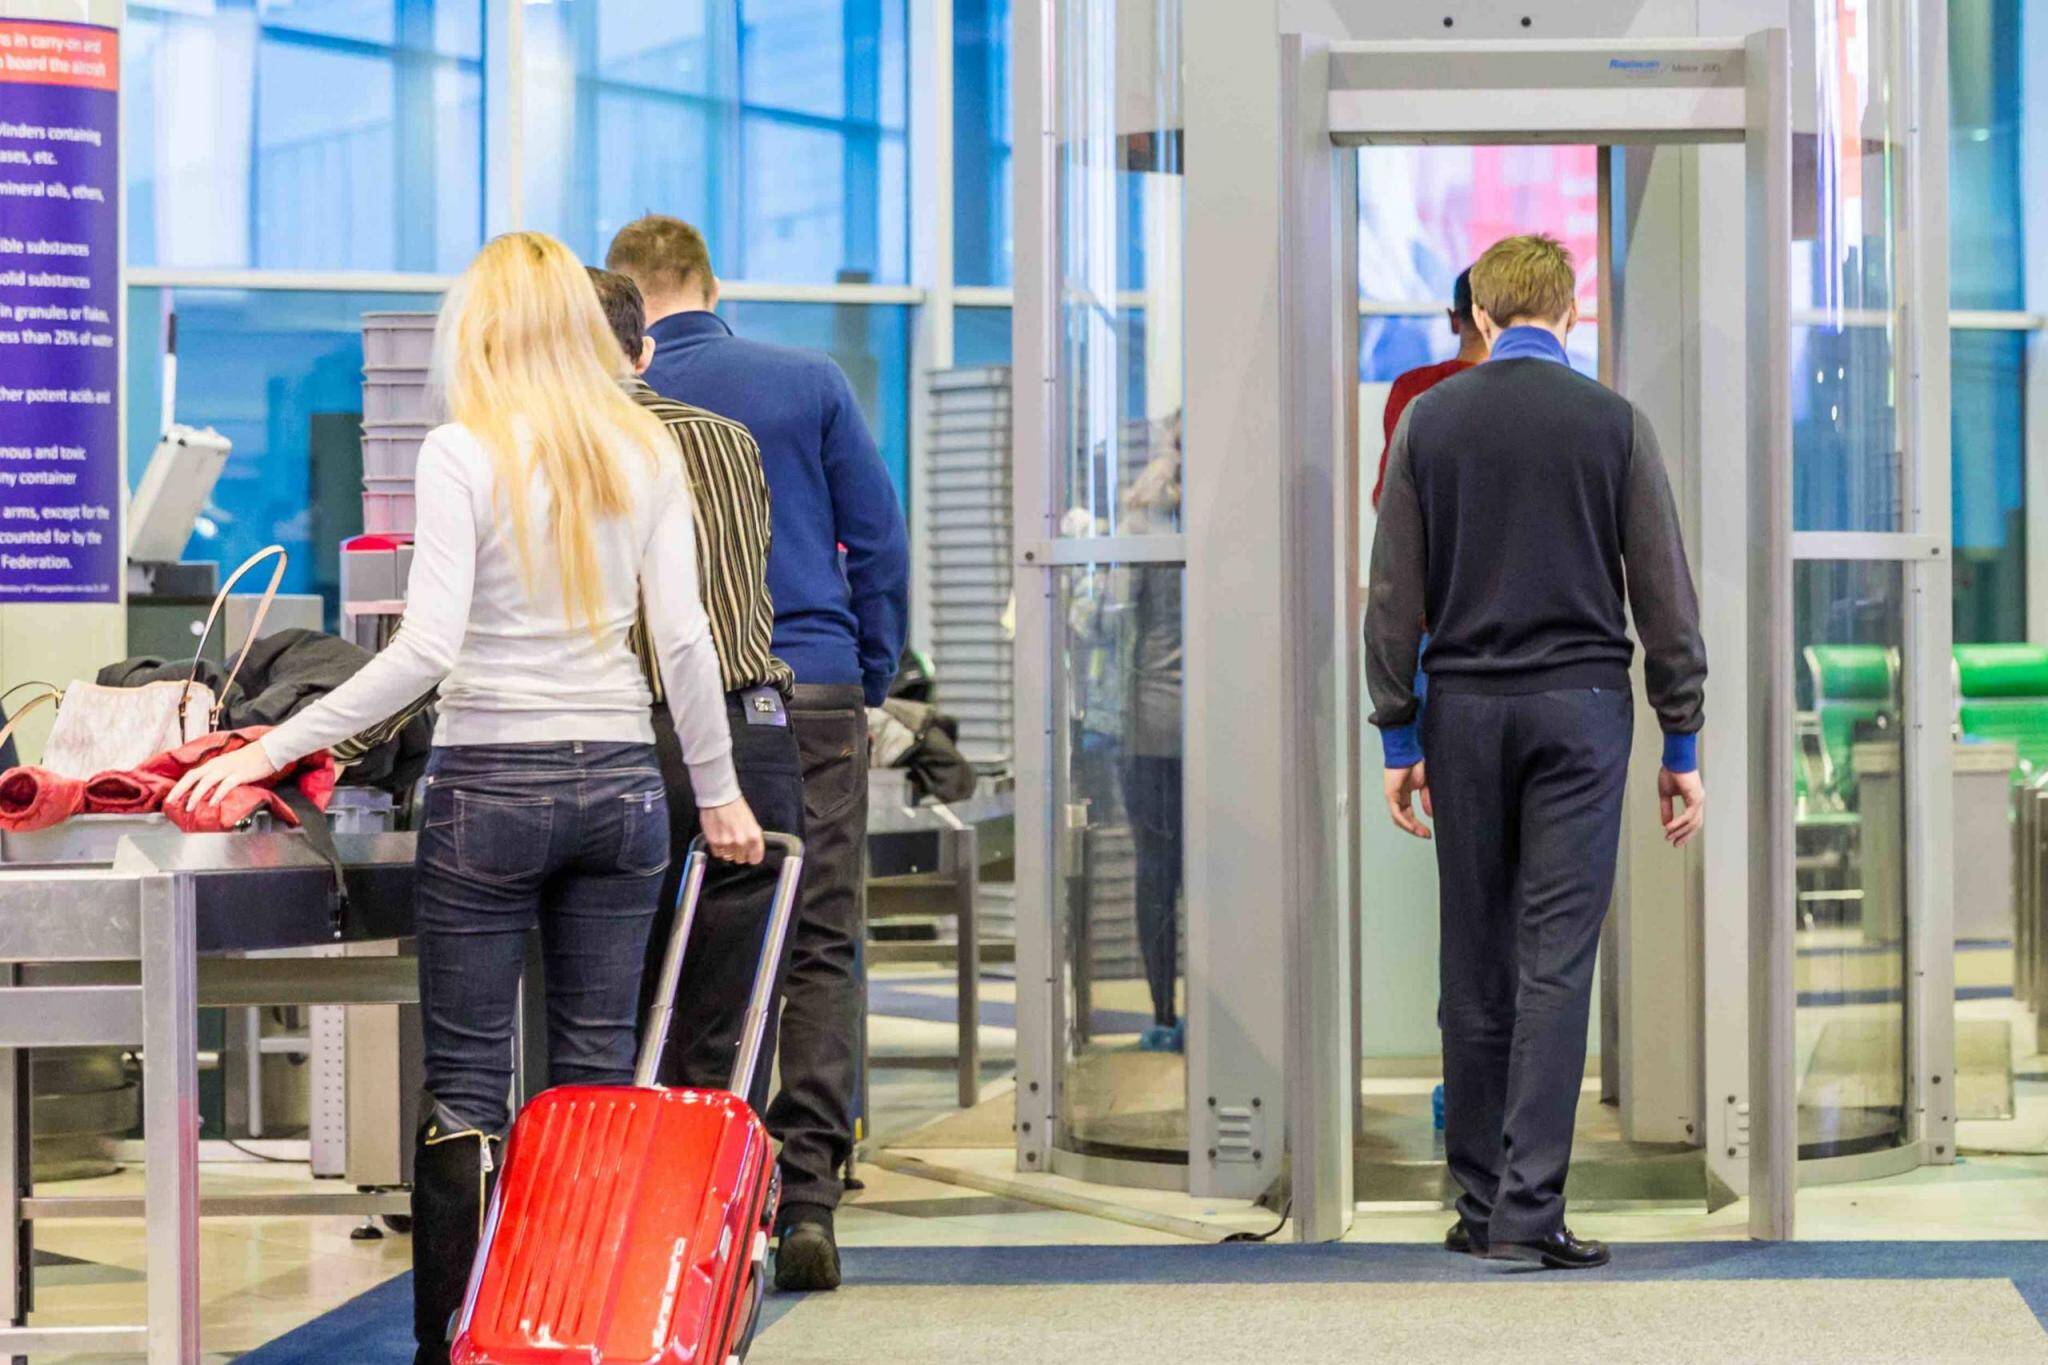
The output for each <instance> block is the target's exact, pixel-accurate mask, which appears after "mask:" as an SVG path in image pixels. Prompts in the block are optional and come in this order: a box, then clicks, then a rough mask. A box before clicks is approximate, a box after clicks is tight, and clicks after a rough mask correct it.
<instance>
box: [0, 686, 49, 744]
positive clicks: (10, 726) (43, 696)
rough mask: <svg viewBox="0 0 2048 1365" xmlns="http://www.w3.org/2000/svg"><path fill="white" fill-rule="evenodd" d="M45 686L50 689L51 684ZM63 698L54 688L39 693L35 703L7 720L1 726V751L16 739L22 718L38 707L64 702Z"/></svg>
mask: <svg viewBox="0 0 2048 1365" xmlns="http://www.w3.org/2000/svg"><path fill="white" fill-rule="evenodd" d="M43 686H45V687H49V684H48V683H44V684H43ZM63 698H64V694H63V693H62V692H60V691H58V690H57V689H56V688H54V687H50V690H49V691H47V692H43V693H39V694H38V695H37V697H36V699H35V700H34V701H32V702H30V703H29V704H28V705H27V706H24V707H22V708H21V709H20V710H19V711H16V712H15V713H14V714H13V715H11V716H9V717H8V718H7V723H6V724H5V725H0V749H5V748H6V747H7V741H8V740H10V739H13V738H14V727H15V726H17V725H19V724H21V718H22V717H23V716H25V715H27V714H28V713H29V712H31V711H33V710H35V709H36V708H37V707H38V706H45V705H48V704H49V703H51V702H54V701H62V700H63Z"/></svg>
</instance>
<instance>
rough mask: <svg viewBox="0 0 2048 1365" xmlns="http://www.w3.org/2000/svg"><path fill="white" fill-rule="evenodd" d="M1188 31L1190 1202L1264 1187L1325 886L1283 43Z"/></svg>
mask: <svg viewBox="0 0 2048 1365" xmlns="http://www.w3.org/2000/svg"><path fill="white" fill-rule="evenodd" d="M1184 23H1185V28H1184V31H1183V43H1184V47H1183V68H1182V79H1183V81H1184V82H1185V86H1186V88H1187V89H1188V90H1191V91H1196V92H1199V97H1198V98H1193V99H1190V100H1188V101H1187V108H1186V122H1187V131H1186V137H1187V186H1186V190H1185V194H1186V200H1185V206H1184V211H1185V214H1186V231H1187V245H1186V258H1185V259H1186V269H1187V278H1188V279H1189V280H1190V281H1191V282H1193V283H1192V284H1191V287H1190V288H1189V289H1188V291H1187V301H1186V313H1185V325H1186V329H1187V331H1186V355H1187V418H1186V451H1187V456H1186V458H1187V467H1188V476H1187V480H1186V484H1185V491H1184V498H1185V501H1184V503H1183V506H1182V519H1183V525H1184V527H1185V532H1186V536H1187V543H1188V546H1189V553H1188V565H1187V582H1186V604H1187V605H1186V612H1187V634H1186V640H1185V644H1184V651H1183V657H1184V660H1185V666H1186V679H1187V681H1186V697H1187V743H1186V760H1185V762H1186V769H1185V771H1186V781H1185V787H1186V800H1187V837H1186V849H1187V905H1188V948H1187V952H1188V1129H1189V1161H1188V1188H1189V1190H1190V1192H1192V1193H1195V1194H1206V1195H1224V1196H1237V1197H1241V1198H1248V1197H1251V1196H1253V1195H1256V1194H1258V1193H1260V1192H1261V1191H1263V1190H1264V1189H1266V1188H1267V1186H1268V1185H1270V1184H1271V1183H1272V1180H1273V1178H1274V1176H1275V1175H1276V1174H1277V1173H1278V1172H1279V1169H1280V1155H1281V1142H1282V1138H1283V1133H1282V1127H1283V1117H1282V1116H1283V1113H1284V1111H1285V1107H1286V1106H1285V1105H1284V1104H1283V1098H1284V1092H1283V1089H1282V1078H1283V1052H1284V1047H1285V1043H1284V1039H1285V1034H1286V1029H1285V1019H1286V1001H1287V996H1288V990H1289V984H1288V980H1287V972H1286V967H1285V964H1286V959H1287V931H1288V925H1289V923H1290V917H1291V916H1292V915H1293V914H1294V913H1295V912H1296V910H1297V909H1298V908H1299V907H1300V905H1301V899H1300V898H1301V897H1302V896H1303V895H1304V894H1305V893H1306V891H1307V888H1308V886H1309V885H1310V884H1311V880H1310V879H1311V878H1312V877H1317V876H1325V877H1326V876H1327V875H1328V868H1327V867H1324V868H1319V869H1308V868H1304V867H1302V866H1301V864H1302V863H1303V862H1304V861H1306V860H1307V854H1308V852H1309V850H1311V849H1314V848H1316V847H1317V846H1318V845H1320V843H1321V840H1320V837H1316V838H1314V839H1311V838H1309V837H1307V836H1306V834H1305V831H1303V830H1302V829H1299V828H1296V827H1294V826H1293V825H1292V824H1290V820H1292V819H1299V818H1304V816H1305V812H1304V809H1303V807H1302V805H1301V803H1300V802H1299V800H1298V799H1297V795H1296V792H1295V790H1294V788H1293V775H1292V774H1290V773H1289V771H1288V764H1289V762H1290V760H1291V758H1292V757H1294V756H1295V752H1296V748H1297V746H1298V739H1297V736H1296V733H1295V727H1296V717H1297V716H1298V714H1299V713H1300V711H1301V709H1302V708H1304V707H1305V706H1319V705H1320V704H1321V703H1320V702H1319V701H1317V702H1312V701H1311V700H1310V693H1309V692H1308V691H1307V690H1305V689H1306V688H1307V687H1308V686H1309V683H1308V680H1307V678H1306V676H1305V674H1304V671H1303V667H1302V666H1303V663H1304V660H1301V659H1297V658H1294V657H1292V656H1291V654H1290V650H1291V648H1292V642H1291V641H1290V640H1289V639H1288V635H1287V622H1288V617H1289V615H1290V613H1291V611H1292V610H1293V609H1294V607H1296V606H1297V605H1301V603H1300V601H1299V599H1297V598H1294V597H1292V596H1290V592H1291V590H1292V589H1293V587H1294V586H1295V583H1296V572H1297V571H1296V568H1295V566H1294V565H1293V564H1292V563H1291V561H1290V554H1289V546H1288V541H1289V538H1290V530H1291V525H1292V522H1291V518H1292V516H1293V507H1294V503H1293V500H1294V499H1295V498H1296V497H1298V496H1301V495H1302V490H1300V489H1298V488H1297V487H1295V486H1294V481H1293V480H1292V479H1291V478H1290V477H1288V476H1286V475H1283V474H1282V473H1281V472H1280V470H1281V468H1282V467H1283V464H1284V463H1285V461H1286V460H1287V459H1291V458H1292V454H1293V453H1292V452H1289V450H1288V440H1289V431H1290V427H1289V422H1288V419H1287V416H1286V413H1285V411H1284V409H1285V399H1284V397H1283V389H1282V374H1281V366H1280V354H1281V347H1282V345H1283V341H1284V338H1283V335H1282V329H1281V318H1280V309H1279V307H1278V306H1276V301H1277V300H1278V299H1279V298H1280V297H1281V293H1282V289H1283V283H1282V279H1283V276H1282V264H1281V256H1282V250H1281V240H1282V233H1283V222H1284V215H1283V213H1282V200H1281V195H1282V187H1281V177H1280V176H1279V175H1278V174H1276V173H1275V170H1274V167H1273V151H1274V148H1276V147H1279V146H1280V145H1282V142H1281V140H1282V135H1283V133H1282V119H1281V101H1280V98H1279V94H1278V92H1279V91H1280V89H1281V57H1280V42H1279V38H1278V36H1277V34H1276V33H1275V30H1274V13H1273V9H1272V6H1271V5H1270V4H1267V5H1257V4H1248V5H1218V4H1189V5H1188V6H1187V7H1186V10H1185V18H1184ZM1022 254H1023V253H1022V250H1021V249H1020V251H1019V256H1020V257H1021V256H1022ZM1325 495H1326V496H1327V491H1326V493H1325ZM1316 592H1317V594H1318V597H1319V599H1320V600H1319V602H1318V603H1317V604H1316V606H1315V608H1314V610H1318V611H1319V610H1323V609H1326V608H1327V605H1328V602H1329V599H1330V597H1331V595H1332V588H1331V585H1330V583H1329V582H1328V581H1327V580H1325V581H1323V582H1320V583H1318V584H1317V587H1316ZM1322 647H1323V648H1325V649H1327V645H1324V646H1322ZM1324 742H1325V745H1326V746H1327V744H1328V732H1325V736H1324Z"/></svg>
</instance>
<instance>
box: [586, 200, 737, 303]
mask: <svg viewBox="0 0 2048 1365" xmlns="http://www.w3.org/2000/svg"><path fill="white" fill-rule="evenodd" d="M604 265H605V269H607V270H612V271H616V272H618V273H619V274H621V275H624V276H626V277H627V278H628V279H630V280H632V281H633V283H634V284H636V285H638V286H639V287H640V292H641V293H643V294H646V293H652V292H661V293H668V292H671V291H673V290H677V289H682V288H684V287H685V286H689V285H695V286H698V287H700V288H706V289H708V288H709V287H710V285H711V279H712V275H711V249H710V248H709V247H708V246H706V245H705V243H704V234H703V233H701V232H699V231H697V229H696V228H694V227H691V226H690V225H689V224H688V223H686V222H684V221H683V220H682V219H680V218H671V217H669V216H668V215H667V214H663V213H650V214H647V215H646V216H644V217H641V218H635V219H634V220H633V221H632V222H630V223H628V224H626V225H625V226H624V227H622V228H620V229H619V235H618V236H616V237H614V238H612V244H611V249H610V250H608V251H607V252H605V256H604Z"/></svg>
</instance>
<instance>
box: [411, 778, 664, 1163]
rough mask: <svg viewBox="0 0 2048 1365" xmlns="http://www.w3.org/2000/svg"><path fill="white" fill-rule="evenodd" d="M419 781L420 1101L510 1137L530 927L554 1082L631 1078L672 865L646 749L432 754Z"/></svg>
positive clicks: (659, 786) (481, 1129)
mask: <svg viewBox="0 0 2048 1365" xmlns="http://www.w3.org/2000/svg"><path fill="white" fill-rule="evenodd" d="M427 782H428V786H427V795H426V819H425V824H424V826H423V828H422V830H421V833H420V838H419V854H418V889H417V892H416V898H415V901H416V913H415V919H416V924H417V933H418V950H419V963H420V1016H421V1025H422V1031H423V1033H424V1043H425V1051H426V1059H425V1060H426V1087H427V1091H428V1093H429V1094H430V1095H431V1096H432V1097H433V1099H434V1100H435V1101H438V1102H439V1104H440V1105H441V1106H442V1107H443V1108H445V1109H446V1110H447V1111H448V1112H449V1115H450V1116H452V1117H453V1118H454V1119H457V1120H460V1121H461V1122H462V1123H463V1124H464V1125H467V1126H468V1127H471V1128H474V1129H476V1130H477V1131H479V1132H482V1133H489V1134H496V1133H502V1132H503V1131H504V1130H505V1127H506V1124H507V1121H508V1119H509V1118H510V1099H509V1096H510V1092H511V1087H512V1061H513V1058H512V1040H513V1019H514V1015H515V1013H516V1012H517V1008H518V994H519V976H520V971H521V968H522V967H523V966H524V964H525V960H526V950H525V943H526V935H527V932H528V931H529V930H531V929H533V928H535V927H538V928H539V929H540V937H541V948H542V955H543V962H542V971H543V974H544V977H545V982H546V995H547V1018H548V1079H549V1083H550V1084H554V1085H570V1084H618V1083H623V1082H626V1081H629V1080H630V1079H631V1078H632V1074H633V1045H634V1033H635V1028H636V1024H637V1022H638V1021H637V1019H636V1017H635V1015H636V1011H637V1010H638V1007H639V999H640V970H641V963H642V962H643V961H644V960H645V957H646V948H647V934H648V926H649V925H650V924H651V923H652V922H653V919H654V912H655V908H656V904H657V901H658V899H659V897H660V894H661V881H662V873H663V871H664V870H665V869H666V868H667V866H668V849H669V837H668V804H667V799H666V797H665V796H664V794H663V788H662V781H661V767H660V764H659V763H658V762H657V760H656V758H655V752H654V746H653V745H652V744H618V743H596V742H587V741H564V742H561V743H551V744H502V745H463V746H450V747H440V748H436V749H435V750H434V754H433V758H432V760H431V761H430V762H429V763H428V765H427Z"/></svg>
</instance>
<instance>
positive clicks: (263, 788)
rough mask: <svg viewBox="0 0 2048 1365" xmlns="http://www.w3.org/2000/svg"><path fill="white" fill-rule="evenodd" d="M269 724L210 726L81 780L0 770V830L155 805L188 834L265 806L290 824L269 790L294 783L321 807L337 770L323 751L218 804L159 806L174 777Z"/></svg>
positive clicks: (228, 824)
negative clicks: (131, 764)
mask: <svg viewBox="0 0 2048 1365" xmlns="http://www.w3.org/2000/svg"><path fill="white" fill-rule="evenodd" d="M269 729H270V727H269V726H267V725H257V726H251V727H249V728H248V729H246V730H222V731H216V732H215V733H213V734H210V735H202V736H200V737H199V738H198V739H195V740H193V741H191V742H190V743H189V744H182V745H179V746H178V747H177V748H175V749H170V750H166V751H165V752H163V753H160V754H157V755H155V756H154V757H152V758H148V759H145V760H143V762H142V763H141V764H140V765H139V766H138V767H136V768H135V769H134V770H133V771H132V772H106V773H100V774H99V775H98V776H96V777H93V778H91V779H89V780H86V781H80V780H79V779H78V778H75V777H64V776H62V775H60V774H58V773H53V772H51V771H49V770H48V769H47V768H10V769H9V770H8V771H6V772H5V773H0V829H4V830H7V831H9V832H11V833H27V832H28V831H30V830H38V829H48V828H49V827H50V826H52V825H61V824H63V823H64V822H65V821H66V820H69V819H70V818H71V817H72V816H74V815H78V814H80V813H84V814H87V815H142V814H147V813H148V812H150V811H155V810H162V811H163V813H164V814H165V815H167V816H169V817H170V820H171V823H172V824H174V825H176V826H177V827H178V828H179V829H182V830H184V831H185V832H186V833H187V834H218V833H222V832H224V831H227V830H232V829H239V828H240V827H241V826H242V825H243V824H245V823H247V822H248V820H249V818H250V817H251V816H253V815H254V814H255V813H256V812H257V811H259V810H268V811H269V812H270V813H271V815H272V816H273V817H274V818H276V819H277V820H278V821H279V822H281V823H282V824H285V825H290V826H296V825H297V824H298V823H299V817H298V815H297V814H296V813H294V812H293V810H292V808H291V807H290V806H289V805H287V804H285V800H284V798H283V797H282V796H279V795H278V793H277V791H276V790H275V788H278V787H282V786H286V785H290V786H293V787H296V788H297V789H298V790H299V791H300V792H301V793H303V794H304V795H305V797H306V799H307V800H308V801H310V802H312V803H313V808H314V809H315V810H326V809H327V803H328V801H329V799H330V798H332V797H333V795H334V782H335V776H336V774H335V770H334V758H333V756H332V755H331V754H329V753H328V752H327V751H326V750H325V749H322V750H320V751H319V752H318V753H313V754H308V755H307V756H306V757H304V758H302V759H299V760H298V761H297V762H294V763H291V764H288V765H286V766H285V767H284V768H283V769H282V770H280V771H278V772H275V773H272V774H271V775H270V776H269V777H267V778H264V779H263V780H262V781H261V782H256V783H250V784H249V785H248V786H245V787H238V788H236V789H235V790H234V791H231V792H229V793H228V794H227V795H226V796H225V797H223V798H222V799H221V800H220V801H219V803H217V804H215V803H206V804H202V805H200V806H197V807H191V806H185V805H182V804H181V805H178V806H167V805H165V804H164V798H165V797H167V796H169V795H170V792H171V788H172V787H175V786H176V785H177V784H178V779H179V778H181V777H183V776H184V775H185V774H186V773H188V772H190V771H191V770H192V769H194V768H197V767H199V766H200V765H201V764H203V763H206V762H208V761H209V760H211V759H215V758H218V757H219V756H220V755H222V754H227V753H233V752H234V751H235V750H237V749H240V748H242V747H243V746H245V745H247V744H249V743H251V742H252V741H254V740H257V739H260V738H262V737H263V736H264V735H265V734H267V733H268V732H269Z"/></svg>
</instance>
